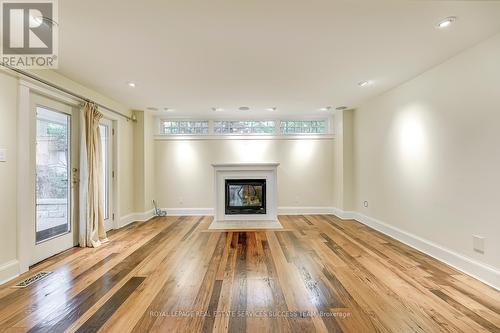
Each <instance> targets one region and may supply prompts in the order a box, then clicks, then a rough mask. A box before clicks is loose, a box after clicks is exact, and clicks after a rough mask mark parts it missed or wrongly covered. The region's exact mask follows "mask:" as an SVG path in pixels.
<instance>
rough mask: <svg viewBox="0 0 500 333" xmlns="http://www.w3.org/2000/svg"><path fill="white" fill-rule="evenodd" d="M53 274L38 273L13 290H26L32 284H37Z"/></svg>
mask: <svg viewBox="0 0 500 333" xmlns="http://www.w3.org/2000/svg"><path fill="white" fill-rule="evenodd" d="M51 273H52V272H38V273H36V274H35V275H32V276H30V277H29V278H27V279H24V280H23V281H21V282H19V283H18V284H16V285H15V286H13V287H12V288H26V287H27V286H29V285H30V284H32V283H35V282H37V281H39V280H41V279H43V278H45V277H47V276H48V275H50V274H51Z"/></svg>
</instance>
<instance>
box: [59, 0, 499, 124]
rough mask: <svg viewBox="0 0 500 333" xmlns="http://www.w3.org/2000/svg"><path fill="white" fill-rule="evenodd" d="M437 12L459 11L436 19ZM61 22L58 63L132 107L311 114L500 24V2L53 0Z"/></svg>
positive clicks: (389, 81) (181, 112) (353, 98)
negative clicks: (441, 25)
mask: <svg viewBox="0 0 500 333" xmlns="http://www.w3.org/2000/svg"><path fill="white" fill-rule="evenodd" d="M447 16H457V17H458V20H457V21H456V23H455V24H453V25H452V26H451V27H450V28H448V29H447V30H439V29H437V28H436V24H437V23H438V22H439V21H440V20H442V19H443V18H445V17H447ZM59 27H60V53H59V64H60V69H59V71H60V72H61V73H62V74H64V75H66V76H68V77H69V78H72V79H74V80H76V81H79V82H81V83H82V84H85V85H87V86H89V87H91V88H94V89H96V90H98V91H100V92H102V93H104V94H106V95H108V96H110V97H113V98H114V99H116V100H118V101H120V102H122V103H124V104H125V105H128V106H130V107H131V108H134V109H145V108H146V107H149V106H153V107H158V108H160V109H162V108H163V107H169V108H174V109H175V111H171V112H163V113H164V114H170V115H172V116H173V117H186V118H189V117H203V118H208V117H211V118H213V117H220V118H222V117H231V118H241V117H245V118H252V117H259V118H260V117H265V118H273V117H276V116H279V117H288V116H299V117H309V116H311V117H317V116H323V115H325V112H324V111H318V109H319V108H320V107H323V106H327V105H331V106H333V107H334V108H335V107H337V106H340V105H346V106H349V107H356V106H357V105H359V103H361V102H362V101H363V100H366V99H367V98H370V97H373V96H375V95H378V94H380V93H382V92H384V91H386V90H388V89H390V88H392V87H395V86H397V85H398V84H401V83H402V82H404V81H406V80H409V79H410V78H412V77H414V76H416V75H418V74H419V73H422V72H423V71H425V70H426V69H428V68H430V67H432V66H434V65H437V64H439V63H440V62H442V61H444V60H446V59H447V58H449V57H451V56H453V55H455V54H456V53H458V52H459V51H460V50H462V49H464V48H467V47H469V46H472V45H474V44H475V43H478V42H479V41H481V40H484V39H486V38H488V37H489V36H491V35H493V34H495V33H496V32H498V31H500V1H432V0H426V1H424V0H416V1H410V0H408V1H406V0H392V1H388V0H383V1H382V0H367V1H361V0H343V1H341V0H326V1H318V0H303V1H293V0H219V1H208V0H198V1H193V0H178V1H160V0H157V1H154V0H142V1H139V0H136V1H124V0H106V1H103V0H85V1H82V0H63V1H59ZM362 80H372V81H373V84H372V85H370V86H367V87H363V88H360V87H358V85H357V83H358V82H359V81H362ZM128 81H133V82H135V83H136V84H137V86H136V88H130V87H128V86H127V82H128ZM239 106H249V107H251V111H237V108H238V107H239ZM274 106H275V107H277V108H278V110H277V111H274V112H273V111H265V110H264V109H265V108H267V107H274ZM211 107H222V108H224V109H225V111H223V112H213V111H211V110H210V108H211ZM326 114H328V112H326Z"/></svg>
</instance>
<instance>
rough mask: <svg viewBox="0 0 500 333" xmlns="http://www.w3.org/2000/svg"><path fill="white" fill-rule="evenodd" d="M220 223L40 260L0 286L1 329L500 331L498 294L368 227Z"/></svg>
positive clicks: (290, 219) (309, 219) (170, 225)
mask: <svg viewBox="0 0 500 333" xmlns="http://www.w3.org/2000/svg"><path fill="white" fill-rule="evenodd" d="M211 219H212V218H211V217H168V218H156V219H154V220H151V221H149V222H143V223H135V224H132V225H130V226H128V227H127V228H124V229H122V230H119V231H117V232H114V233H112V234H111V235H110V237H109V238H110V242H109V243H107V244H105V245H103V246H101V247H100V248H98V249H79V248H74V249H71V250H69V251H66V252H64V253H62V254H60V255H58V256H56V257H53V258H50V259H48V260H46V261H44V262H42V263H41V264H39V265H37V266H36V267H34V268H33V269H32V270H31V271H30V272H28V273H27V274H24V275H23V276H22V277H19V278H18V279H16V280H14V281H12V282H10V283H8V284H7V285H5V286H2V287H0V330H1V331H5V332H25V331H28V332H51V333H55V332H97V331H100V332H120V333H125V332H245V331H246V332H259V333H262V332H315V331H316V332H440V331H442V332H500V292H498V291H496V290H495V289H493V288H491V287H488V286H486V285H484V284H483V283H481V282H479V281H477V280H475V279H473V278H471V277H469V276H467V275H464V274H462V273H460V272H458V271H456V270H455V269H453V268H451V267H449V266H446V265H445V264H443V263H440V262H438V261H436V260H434V259H432V258H430V257H428V256H426V255H424V254H422V253H420V252H418V251H416V250H414V249H412V248H410V247H407V246H405V245H403V244H401V243H399V242H397V241H395V240H393V239H391V238H389V237H386V236H385V235H382V234H380V233H378V232H376V231H374V230H372V229H370V228H368V227H366V226H364V225H362V224H360V223H357V222H354V221H342V220H339V219H337V218H336V217H334V216H280V221H281V223H282V224H283V226H284V228H285V229H283V230H280V231H262V230H256V231H242V232H238V231H233V232H224V231H220V230H217V231H211V230H208V225H209V224H210V222H211ZM46 270H48V271H53V274H52V275H51V276H49V277H48V278H46V279H44V280H41V281H38V282H36V283H35V284H33V285H31V286H29V287H27V288H25V289H13V288H11V287H10V286H12V285H13V284H15V283H17V282H18V281H20V280H22V279H23V278H25V277H27V276H29V275H31V274H33V273H34V272H38V271H46Z"/></svg>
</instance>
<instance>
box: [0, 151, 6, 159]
mask: <svg viewBox="0 0 500 333" xmlns="http://www.w3.org/2000/svg"><path fill="white" fill-rule="evenodd" d="M0 162H7V149H0Z"/></svg>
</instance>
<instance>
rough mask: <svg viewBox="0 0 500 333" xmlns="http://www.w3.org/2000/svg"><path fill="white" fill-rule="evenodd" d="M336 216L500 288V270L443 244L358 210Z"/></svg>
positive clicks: (342, 212) (339, 213) (337, 212)
mask: <svg viewBox="0 0 500 333" xmlns="http://www.w3.org/2000/svg"><path fill="white" fill-rule="evenodd" d="M335 215H336V216H338V217H339V218H341V219H347V220H356V221H358V222H360V223H363V224H364V225H366V226H368V227H370V228H373V229H375V230H377V231H380V232H381V233H383V234H385V235H387V236H389V237H392V238H394V239H396V240H398V241H400V242H401V243H404V244H406V245H408V246H411V247H413V248H414V249H417V250H418V251H420V252H423V253H425V254H427V255H428V256H431V257H433V258H434V259H437V260H439V261H441V262H444V263H445V264H447V265H450V266H451V267H453V268H456V269H457V270H459V271H461V272H463V273H465V274H467V275H469V276H471V277H473V278H475V279H477V280H479V281H481V282H483V283H486V284H487V285H489V286H491V287H493V288H495V289H497V290H500V270H498V269H496V268H495V267H492V266H489V265H487V264H484V263H481V262H479V261H477V260H474V259H472V258H469V257H467V256H464V255H462V254H460V253H456V252H455V251H452V250H450V249H447V248H445V247H443V246H441V245H438V244H436V243H433V242H431V241H429V240H427V239H424V238H421V237H419V236H416V235H413V234H411V233H409V232H407V231H404V230H401V229H399V228H396V227H394V226H391V225H389V224H388V223H385V222H382V221H379V220H377V219H375V218H373V217H369V216H366V215H363V214H361V213H358V212H344V211H342V210H340V209H336V213H335Z"/></svg>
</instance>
